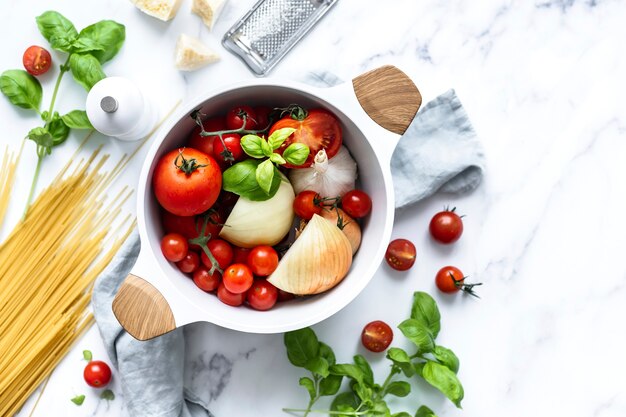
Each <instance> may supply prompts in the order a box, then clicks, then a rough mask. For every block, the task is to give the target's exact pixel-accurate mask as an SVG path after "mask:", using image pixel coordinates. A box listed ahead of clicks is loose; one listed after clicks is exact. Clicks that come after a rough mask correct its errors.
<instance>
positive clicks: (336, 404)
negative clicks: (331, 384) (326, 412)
mask: <svg viewBox="0 0 626 417" xmlns="http://www.w3.org/2000/svg"><path fill="white" fill-rule="evenodd" d="M358 406H359V399H358V398H357V397H356V395H354V393H352V392H342V393H341V394H339V395H337V396H336V397H335V399H334V400H333V402H332V403H331V404H330V410H331V411H342V412H347V411H354V410H356V409H357V407H358ZM334 415H337V414H334Z"/></svg>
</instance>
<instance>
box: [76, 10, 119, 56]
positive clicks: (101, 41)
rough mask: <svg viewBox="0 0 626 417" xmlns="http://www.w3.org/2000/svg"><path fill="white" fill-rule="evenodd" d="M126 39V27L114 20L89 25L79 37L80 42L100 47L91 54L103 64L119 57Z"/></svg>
mask: <svg viewBox="0 0 626 417" xmlns="http://www.w3.org/2000/svg"><path fill="white" fill-rule="evenodd" d="M125 39H126V28H125V27H124V25H122V24H119V23H117V22H114V21H112V20H101V21H100V22H97V23H94V24H93V25H89V26H87V27H86V28H84V29H83V30H81V31H80V34H79V35H78V40H79V41H81V42H85V41H87V42H88V43H89V42H90V43H91V45H95V46H98V48H95V49H92V50H91V54H92V55H93V56H94V57H96V59H97V60H98V61H100V63H101V64H104V63H105V62H107V61H109V60H111V59H112V58H113V57H114V56H115V55H117V53H118V52H119V50H120V48H121V47H122V45H123V44H124V40H125ZM85 52H87V51H85Z"/></svg>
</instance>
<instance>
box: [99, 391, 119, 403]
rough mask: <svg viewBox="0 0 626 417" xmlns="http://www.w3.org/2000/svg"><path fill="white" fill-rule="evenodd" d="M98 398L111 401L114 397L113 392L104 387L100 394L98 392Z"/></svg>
mask: <svg viewBox="0 0 626 417" xmlns="http://www.w3.org/2000/svg"><path fill="white" fill-rule="evenodd" d="M100 398H102V399H103V400H107V401H113V400H114V399H115V394H114V393H113V391H111V390H110V389H105V390H104V391H102V394H100Z"/></svg>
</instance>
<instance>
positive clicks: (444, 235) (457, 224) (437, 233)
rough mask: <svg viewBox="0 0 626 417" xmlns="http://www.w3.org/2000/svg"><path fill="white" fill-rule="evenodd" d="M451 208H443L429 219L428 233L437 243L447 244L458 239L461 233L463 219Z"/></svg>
mask: <svg viewBox="0 0 626 417" xmlns="http://www.w3.org/2000/svg"><path fill="white" fill-rule="evenodd" d="M455 209H456V208H453V209H452V210H448V209H445V210H444V211H440V212H439V213H437V214H435V215H434V216H433V218H432V219H431V221H430V226H429V229H430V234H431V235H432V237H433V238H434V239H435V240H436V241H437V242H439V243H444V244H449V243H452V242H456V241H457V240H459V238H460V237H461V235H462V234H463V220H461V216H459V215H458V214H456V213H455V212H454V210H455Z"/></svg>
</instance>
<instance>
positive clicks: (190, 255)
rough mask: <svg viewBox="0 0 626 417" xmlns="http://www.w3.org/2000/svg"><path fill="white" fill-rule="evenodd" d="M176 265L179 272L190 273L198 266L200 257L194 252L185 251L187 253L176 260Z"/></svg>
mask: <svg viewBox="0 0 626 417" xmlns="http://www.w3.org/2000/svg"><path fill="white" fill-rule="evenodd" d="M176 266H177V267H178V269H180V270H181V272H184V273H185V274H191V273H192V272H194V271H195V270H196V269H198V266H200V257H199V256H198V254H197V253H195V252H187V255H185V257H184V258H183V259H182V260H180V261H178V262H176Z"/></svg>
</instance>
